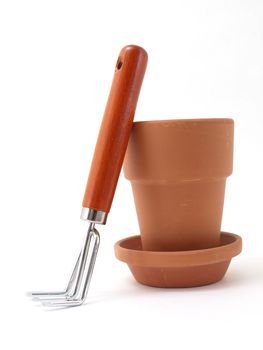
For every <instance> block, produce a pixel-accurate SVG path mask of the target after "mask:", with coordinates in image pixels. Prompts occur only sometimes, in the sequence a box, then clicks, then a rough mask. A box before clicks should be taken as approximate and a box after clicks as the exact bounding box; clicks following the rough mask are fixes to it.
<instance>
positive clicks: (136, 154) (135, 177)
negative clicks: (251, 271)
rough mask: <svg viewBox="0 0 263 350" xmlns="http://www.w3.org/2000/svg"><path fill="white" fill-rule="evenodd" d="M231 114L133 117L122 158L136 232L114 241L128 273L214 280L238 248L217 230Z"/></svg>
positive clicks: (168, 280) (155, 281)
mask: <svg viewBox="0 0 263 350" xmlns="http://www.w3.org/2000/svg"><path fill="white" fill-rule="evenodd" d="M233 136H234V122H233V120H232V119H184V120H160V121H147V122H136V123H134V125H133V129H132V134H131V136H130V140H129V144H128V149H127V152H126V156H125V160H124V174H125V176H126V178H127V179H128V180H130V182H131V185H132V190H133V195H134V201H135V207H136V211H137V217H138V221H139V226H140V233H141V236H135V237H130V238H127V239H124V240H122V241H120V242H117V243H116V245H115V254H116V257H117V258H118V259H120V260H122V261H125V262H127V264H128V266H129V268H130V269H131V271H132V273H133V275H134V277H135V279H136V280H137V281H139V282H141V283H143V284H147V285H151V286H157V287H191V286H199V285H204V284H209V283H214V282H216V281H218V280H220V279H221V278H222V277H223V276H224V274H225V272H226V270H227V268H228V265H229V263H230V261H231V258H232V257H233V256H235V255H237V254H239V253H240V251H241V246H242V241H241V238H240V237H239V236H237V235H233V234H228V233H222V234H221V219H222V213H223V205H224V194H225V183H226V178H227V177H228V176H229V175H231V173H232V166H233Z"/></svg>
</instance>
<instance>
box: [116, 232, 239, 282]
mask: <svg viewBox="0 0 263 350" xmlns="http://www.w3.org/2000/svg"><path fill="white" fill-rule="evenodd" d="M114 248H115V255H116V257H117V259H119V260H121V261H123V262H126V263H127V264H128V266H129V268H130V270H131V272H132V274H133V276H134V278H135V279H136V280H137V281H138V282H140V283H142V284H145V285H148V286H152V287H163V288H173V287H174V288H175V287H177V288H179V287H197V286H202V285H206V284H210V283H215V282H217V281H219V280H221V279H222V278H223V277H224V275H225V273H226V271H227V269H228V266H229V264H230V262H231V259H232V258H233V257H234V256H236V255H238V254H239V253H240V252H241V250H242V239H241V237H240V236H238V235H235V234H233V233H227V232H221V242H220V245H219V246H218V247H215V248H208V249H199V250H187V251H165V252H160V251H143V250H142V244H141V237H140V236H132V237H128V238H125V239H122V240H120V241H118V242H117V243H116V244H115V247H114Z"/></svg>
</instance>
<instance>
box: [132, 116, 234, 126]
mask: <svg viewBox="0 0 263 350" xmlns="http://www.w3.org/2000/svg"><path fill="white" fill-rule="evenodd" d="M163 123H164V124H165V125H166V126H168V125H167V124H171V125H173V124H177V125H178V126H179V125H180V124H188V123H189V124H195V123H219V124H222V123H223V124H233V123H234V119H232V118H182V119H159V120H138V121H135V122H133V125H134V126H136V125H140V126H141V125H161V124H163Z"/></svg>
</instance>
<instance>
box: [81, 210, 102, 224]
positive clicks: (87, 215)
mask: <svg viewBox="0 0 263 350" xmlns="http://www.w3.org/2000/svg"><path fill="white" fill-rule="evenodd" d="M107 216H108V213H106V212H105V211H101V210H96V209H92V208H85V207H83V208H82V210H81V215H80V218H81V220H87V221H89V222H92V223H94V224H101V225H105V224H106V221H107Z"/></svg>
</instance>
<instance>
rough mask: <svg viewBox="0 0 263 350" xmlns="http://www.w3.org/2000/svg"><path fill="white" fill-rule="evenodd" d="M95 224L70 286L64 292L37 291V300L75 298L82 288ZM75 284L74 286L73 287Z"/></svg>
mask: <svg viewBox="0 0 263 350" xmlns="http://www.w3.org/2000/svg"><path fill="white" fill-rule="evenodd" d="M94 226H95V224H94V223H91V224H90V226H89V228H88V231H87V234H86V238H85V243H84V245H83V248H82V249H81V252H80V255H79V258H78V260H77V263H76V264H75V267H74V270H73V273H72V275H71V278H70V281H69V284H68V287H69V288H68V287H67V288H66V290H65V291H63V292H51V293H49V292H47V293H35V294H34V295H33V294H32V296H33V299H35V300H36V301H42V300H53V299H55V300H57V299H62V300H66V299H67V298H74V297H75V296H76V294H77V293H78V291H79V288H80V282H81V280H82V275H83V273H84V268H85V261H86V259H87V254H86V251H87V250H88V246H89V244H90V243H89V242H90V232H91V231H92V230H93V229H94ZM73 286H74V288H73Z"/></svg>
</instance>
